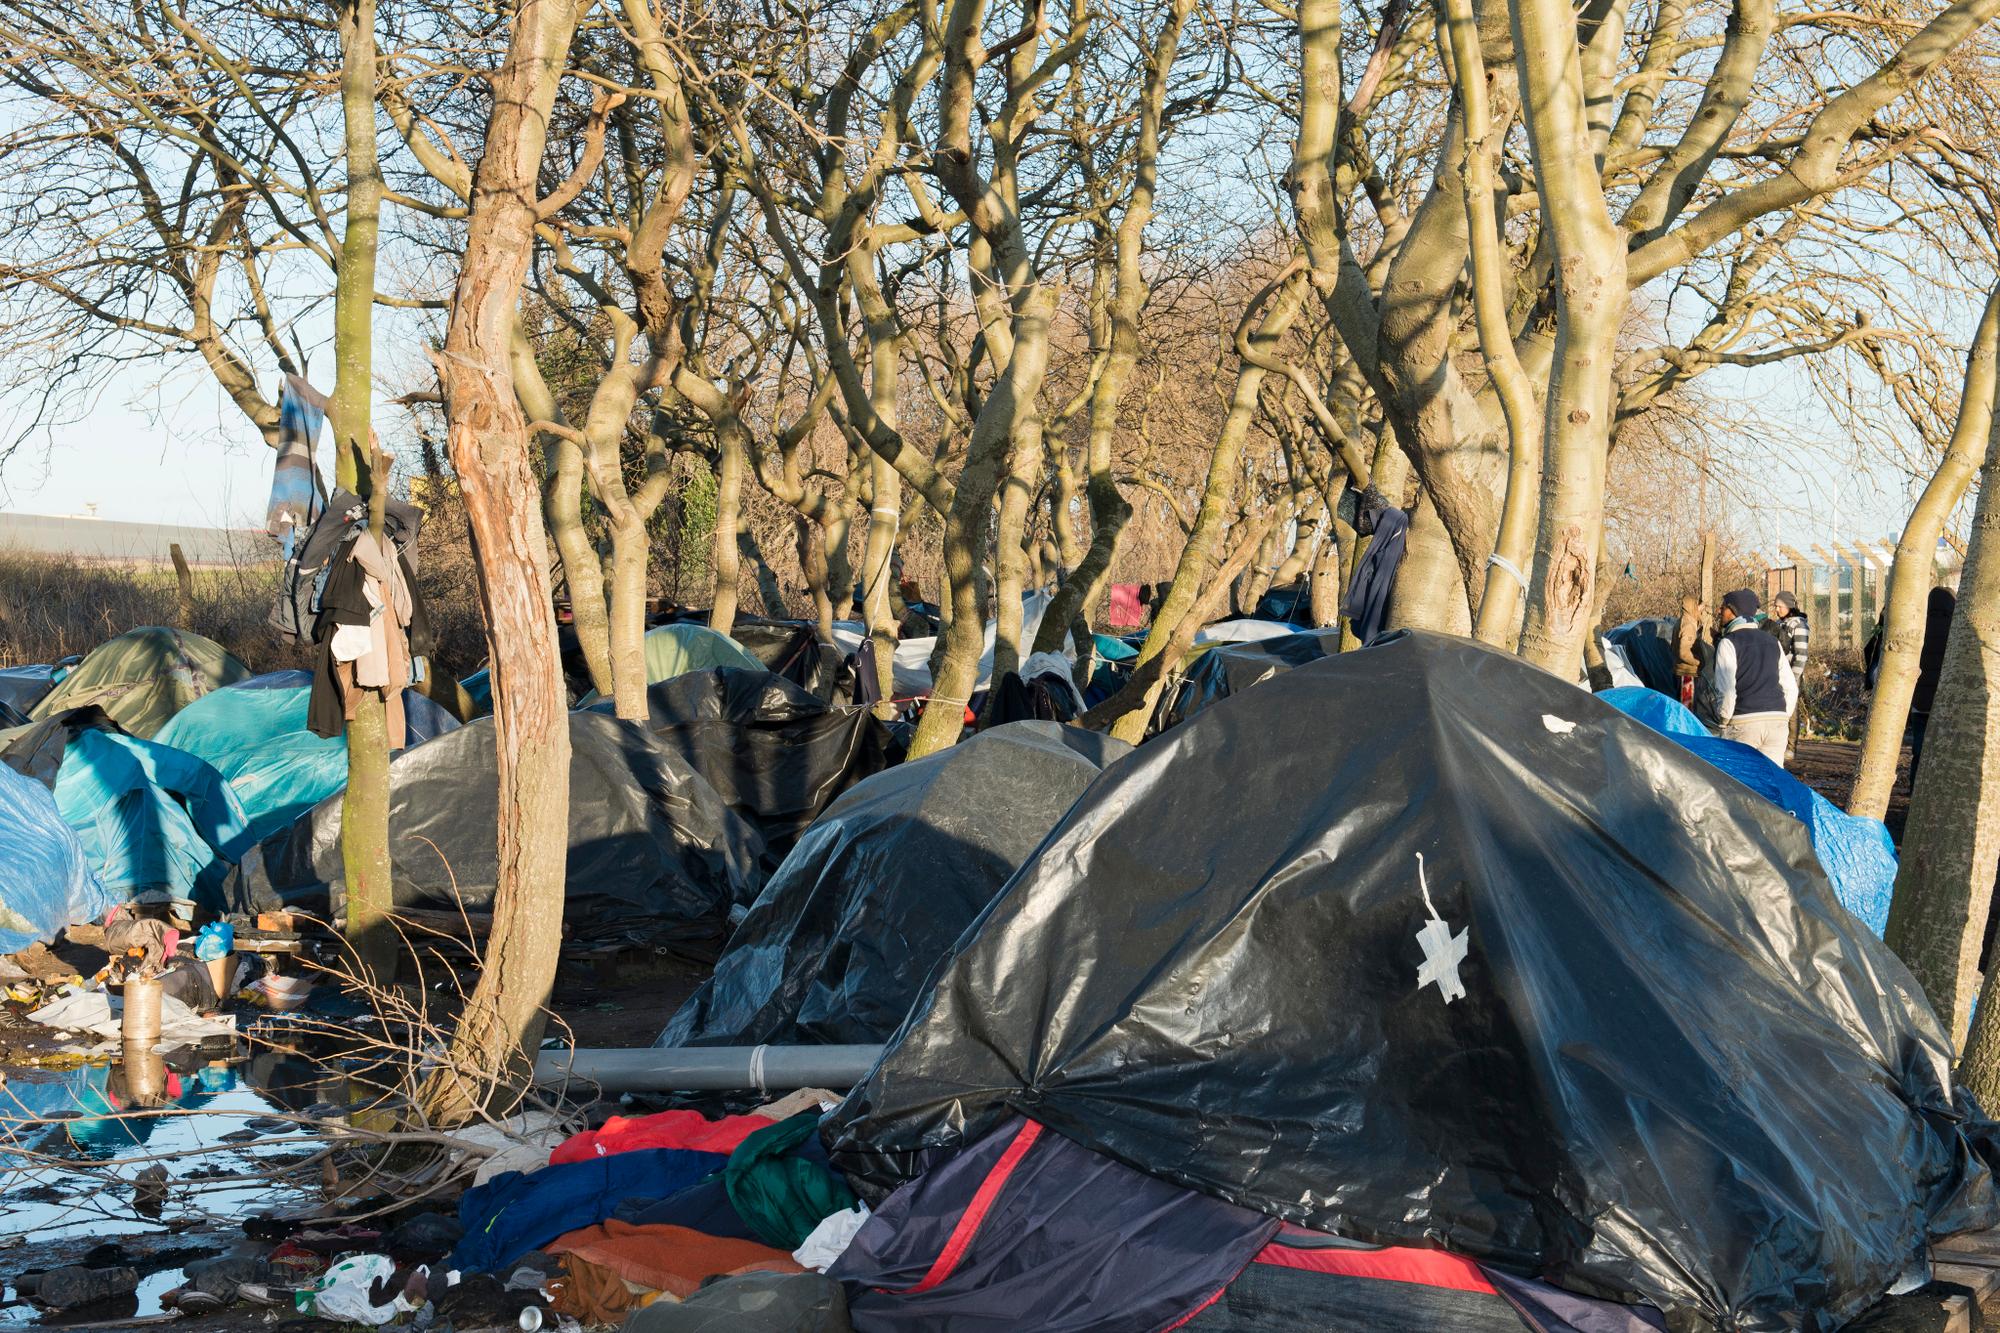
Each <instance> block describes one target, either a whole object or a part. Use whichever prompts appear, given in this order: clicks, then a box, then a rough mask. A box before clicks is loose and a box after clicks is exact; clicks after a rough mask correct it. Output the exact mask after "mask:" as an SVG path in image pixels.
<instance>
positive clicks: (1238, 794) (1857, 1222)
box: [826, 634, 2000, 1330]
mask: <svg viewBox="0 0 2000 1333" xmlns="http://www.w3.org/2000/svg"><path fill="white" fill-rule="evenodd" d="M1420 854H1421V856H1422V857H1423V862H1422V873H1421V874H1420V867H1419V861H1418V857H1419V855H1420ZM1950 1070H1951V1044H1950V1042H1949V1041H1948V1040H1947V1038H1946V1036H1945V1034H1944V1033H1943V1032H1942V1031H1941V1030H1940V1028H1939V1025H1938V1023H1937V1020H1936V1019H1935V1017H1933V1015H1932V1014H1931V1012H1930V1010H1929V1009H1928V1007H1927V1006H1926V1005H1925V1003H1924V1001H1923V998H1922V996H1921V993H1920V992H1919V991H1918V989H1917V987H1916V985H1915V983H1914V982H1913V981H1912V979H1911V978H1910V976H1909V974H1908V973H1907V972H1906V971H1905V969H1904V968H1903V966H1902V964H1901V963H1900V962H1898V961H1897V960H1896V958H1895V957H1894V956H1893V955H1892V954H1891V953H1890V952H1889V951H1888V950H1887V949H1886V948H1885V947H1884V946H1883V945H1882V944H1881V942H1880V941H1878V940H1876V939H1875V938H1874V937H1873V936H1871V935H1870V934H1869V933H1868V931H1867V930H1866V928H1865V927H1863V926H1862V925H1861V924H1860V923H1859V922H1857V921H1856V920H1855V919H1854V918H1853V917H1852V916H1850V915H1849V914H1848V913H1847V912H1846V911H1845V910H1843V909H1842V908H1841V907H1840V906H1839V904H1838V903H1837V902H1836V901H1835V899H1834V896H1833V893H1832V891H1831V889H1830V888H1829V887H1828V884H1827V881H1826V878H1825V876H1824V874H1823V873H1822V872H1821V870H1820V868H1819V864H1818V862H1817V860H1816V859H1815V858H1814V856H1813V852H1812V848H1811V845H1810V843H1809V841H1808V839H1807V836H1806V832H1805V830H1804V828H1803V827H1802V826H1801V825H1800V824H1799V823H1798V821H1796V820H1794V819H1792V818H1791V817H1790V816H1788V815H1786V814H1784V813H1783V812H1782V811H1780V810H1778V809H1776V808H1775V807H1773V806H1771V805H1770V804H1769V803H1768V802H1766V801H1764V800H1763V799H1762V798H1761V797H1758V796H1756V795H1755V794H1754V793H1752V792H1750V791H1749V790H1747V789H1742V790H1738V789H1736V788H1735V787H1733V786H1731V785H1729V784H1718V783H1717V782H1716V781H1715V780H1714V774H1713V772H1712V771H1711V770H1709V769H1708V768H1707V767H1706V766H1705V765H1704V764H1703V763H1702V761H1700V760H1698V759H1696V758H1694V757H1693V756H1692V755H1690V754H1688V753H1687V752H1685V751H1684V750H1682V749H1681V748H1680V747H1679V746H1677V745H1675V744H1674V743H1673V742H1672V741H1671V740H1669V739H1667V738H1666V737H1663V736H1661V735H1659V734H1658V733H1656V732H1654V731H1652V730H1651V729H1650V728H1648V727H1645V726H1644V725H1642V724H1639V723H1636V722H1634V721H1632V720H1631V719H1629V718H1627V717H1625V716H1623V715H1622V714H1619V713H1618V712H1616V711H1615V710H1614V709H1611V708H1609V707H1607V706H1606V705H1604V704H1602V703H1600V702H1598V701H1597V700H1595V699H1593V698H1592V697H1591V696H1590V695H1588V694H1586V693H1584V692H1582V691H1580V690H1578V689H1576V688H1575V687H1573V686H1571V685H1569V684H1567V683H1565V682H1563V681H1560V680H1558V679H1556V678H1555V677H1553V676H1550V675H1548V674H1546V673H1544V672H1541V671H1539V670H1537V669H1535V668H1534V667H1531V666H1529V665H1527V664H1525V663H1523V662H1522V661H1521V660H1520V659H1518V658H1516V657H1513V656H1510V655H1508V654H1504V653H1500V652H1497V651H1494V650H1491V649H1487V648H1484V647H1481V646H1479V645H1477V644H1474V643H1471V642H1469V641H1466V640H1460V639H1451V638H1446V637H1442V636H1435V635H1421V634H1409V635H1403V636H1398V637H1395V638H1393V639H1391V640H1389V641H1387V642H1384V643H1382V644H1381V645H1379V646H1377V647H1374V648H1370V649H1367V650H1364V651H1361V652H1356V653H1347V654H1342V655H1340V656H1338V657H1334V658H1329V659H1327V660H1325V661H1321V662H1315V663H1311V664H1308V665H1306V666H1303V667H1299V668H1297V669H1295V670H1292V671H1290V672H1286V673H1284V674H1282V675H1279V676H1277V677H1274V678H1273V679H1271V680H1269V681H1267V682H1265V683H1264V684H1262V685H1260V686H1258V687H1257V688H1256V689H1253V690H1250V691H1248V692H1246V693H1244V694H1243V695H1241V696H1239V697H1237V698H1233V699H1230V700H1227V701H1225V702H1224V703H1222V704H1220V705H1218V706H1216V707H1214V708H1211V709H1209V710H1208V711H1207V712H1205V713H1203V714H1202V715H1201V716H1200V717H1197V718H1196V719H1194V720H1193V721H1191V722H1189V723H1187V724H1186V725H1185V726H1182V727H1178V728H1176V729H1175V730H1174V731H1172V732H1170V733H1168V734H1167V735H1165V736H1163V737H1161V738H1160V739H1159V740H1157V741H1155V742H1153V743H1151V744H1149V745H1148V746H1146V747H1145V748H1143V749H1141V750H1140V751H1139V752H1138V753H1136V754H1134V755H1132V756H1131V757H1129V758H1128V759H1126V760H1125V761H1124V762H1123V763H1121V764H1119V765H1118V766H1117V767H1116V768H1115V769H1114V770H1112V771H1111V772H1110V773H1107V774H1106V775H1105V777H1104V778H1103V779H1102V780H1100V781H1099V782H1097V783H1096V784H1095V785H1094V786H1092V787H1091V789H1090V790H1089V791H1088V792H1086V793H1085V794H1084V796H1083V797H1082V799H1080V800H1079V801H1078V802H1077V803H1076V805H1075V806H1073V807H1072V808H1071V810H1070V813H1069V814H1068V815H1067V816H1066V817H1065V818H1064V820H1063V822H1062V823H1061V824H1060V825H1059V826H1058V827H1057V828H1056V830H1055V831H1054V832H1053V833H1051V834H1050V836H1049V838H1048V840H1047V841H1046V842H1044V843H1043V844H1042V846H1041V847H1040V849H1039V850H1038V851H1037V852H1036V853H1035V855H1034V856H1033V857H1032V858H1031V859H1030V860H1029V861H1028V863H1027V864H1026V865H1024V866H1023V867H1022V869H1021V871H1020V872H1019V873H1018V874H1017V875H1016V876H1015V877H1014V879H1013V880H1012V881H1011V882H1010V883H1009V885H1008V886H1007V888H1006V889H1005V891H1003V892H1002V894H1001V895H1000V896H999V897H998V898H997V899H996V900H995V901H994V903H993V905H992V907H991V908H989V909H988V912H987V914H986V915H985V917H984V918H983V919H982V920H981V921H980V922H979V923H977V924H975V926H974V927H973V928H971V929H970V930H969V931H968V932H967V934H966V936H965V937H964V939H962V940H961V943H960V945H959V946H958V948H957V950H956V951H955V955H954V957H953V958H952V959H951V961H950V962H948V963H947V964H946V965H945V966H944V968H943V969H941V971H940V973H939V975H938V978H937V980H936V982H935V984H934V985H933V986H932V987H930V988H929V990H928V992H927V993H926V994H925V995H924V996H922V997H920V998H919V1000H918V1001H917V1004H916V1006H915V1007H914V1008H913V1009H912V1011H911V1014H910V1017H909V1020H908V1021H907V1023H906V1024H905V1026H904V1027H903V1029H902V1030H901V1032H900V1033H899V1034H898V1035H897V1037H896V1039H895V1040H894V1042H893V1043H892V1044H891V1045H890V1047H889V1049H888V1050H887V1051H886V1052H885V1054H884V1055H883V1057H882V1059H881V1061H880V1063H879V1065H878V1066H877V1068H876V1069H875V1070H874V1071H873V1073H872V1074H871V1075H870V1076H869V1077H868V1079H867V1080H866V1081H864V1083H863V1084H862V1085H861V1086H860V1087H858V1088H857V1089H856V1090H855V1092H854V1094H853V1095H852V1096H850V1097H849V1098H848V1100H847V1101H846V1102H845V1103H844V1104H843V1106H842V1107H841V1108H840V1109H839V1110H837V1111H836V1112H834V1113H833V1114H832V1116H831V1117H830V1118H829V1121H828V1125H827V1129H826V1138H827V1142H828V1144H829V1147H830V1148H831V1150H832V1151H833V1154H834V1158H835V1161H836V1162H837V1163H838V1164H839V1165H841V1166H843V1167H844V1168H845V1169H847V1170H848V1171H849V1172H850V1174H851V1175H852V1176H853V1177H854V1178H855V1179H856V1180H857V1181H859V1182H860V1183H861V1184H862V1185H863V1186H864V1187H866V1188H867V1189H868V1190H869V1191H871V1192H873V1191H878V1190H881V1189H883V1188H886V1187H888V1186H891V1185H894V1184H895V1183H897V1182H898V1181H900V1180H903V1179H907V1178H910V1177H912V1176H914V1175H916V1174H918V1173H920V1172H921V1171H922V1169H923V1168H924V1167H925V1165H926V1164H927V1163H928V1162H931V1161H935V1160H939V1159H940V1158H942V1157H943V1156H945V1155H948V1154H949V1153H951V1152H953V1151H955V1150H956V1149H957V1148H958V1147H959V1146H960V1145H961V1144H962V1143H964V1142H965V1141H967V1139H968V1137H970V1136H976V1135H978V1134H980V1133H982V1132H984V1131H985V1130H987V1129H989V1128H990V1127H991V1126H993V1125H994V1124H997V1123H999V1122H1000V1121H1001V1120H1002V1119H1003V1118H1005V1117H1006V1116H1008V1115H1010V1114H1013V1113H1015V1112H1019V1113H1021V1114H1025V1115H1028V1116H1031V1117H1033V1118H1034V1119H1036V1120H1038V1121H1041V1122H1042V1123H1044V1124H1046V1125H1048V1126H1049V1127H1050V1128H1051V1129H1054V1130H1056V1131H1057V1132H1059V1133H1062V1134H1064V1135H1067V1136H1069V1137H1071V1138H1073V1139H1075V1140H1076V1141H1078V1142H1079V1143H1082V1144H1084V1145H1085V1146H1087V1147H1090V1148H1093V1149H1095V1150H1097V1151H1100V1152H1105V1153H1108V1154H1110V1155H1112V1156H1114V1157H1117V1158H1119V1159H1120V1160H1123V1161H1125V1162H1126V1163H1128V1164H1129V1165H1132V1166H1135V1167H1138V1168H1140V1169H1141V1170H1145V1171H1149V1172H1152V1173H1154V1174H1157V1175H1160V1176H1162V1177H1164V1178H1166V1179H1169V1180H1173V1181H1177V1182H1179V1183H1182V1184H1185V1185H1188V1186H1191V1187H1193V1188H1195V1189H1199V1190H1203V1191H1207V1192H1209V1193H1212V1194H1215V1195H1218V1196H1220V1197H1222V1198H1225V1199H1228V1200H1231V1201H1233V1202H1237V1203H1242V1204H1247V1205H1249V1206H1252V1207H1255V1208H1258V1209H1260V1210H1262V1211H1264V1212H1266V1213H1269V1214H1271V1215H1274V1216H1278V1217H1282V1218H1286V1219H1289V1220H1292V1221H1296V1222H1300V1223H1303V1224H1305V1225H1308V1226H1311V1227H1315V1228H1318V1229H1321V1230H1325V1231H1330V1232H1334V1233H1336V1234H1339V1235H1343V1236H1347V1237H1351V1238H1353V1239H1357V1240H1364V1241H1377V1242H1398V1243H1412V1242H1414V1243H1421V1244H1436V1245H1441V1246H1444V1247H1446V1248H1449V1249H1452V1250H1454V1251H1456V1252H1458V1253H1461V1254H1465V1255H1468V1256H1471V1257H1473V1258H1476V1259H1479V1260H1482V1261H1484V1262H1487V1263H1490V1264H1496V1265H1499V1266H1501V1267H1504V1268H1507V1269H1510V1270H1513V1271H1518V1272H1521V1273H1523V1274H1527V1275H1533V1276H1537V1277H1541V1278H1544V1279H1546V1280H1548V1281H1551V1282H1553V1283H1555V1284H1557V1285H1560V1286H1565V1287H1568V1288H1570V1289H1572V1290H1576V1291H1580V1292H1584V1293H1586V1294H1591V1295H1596V1296H1602V1297H1605V1298H1609V1299H1615V1300H1621V1301H1629V1302H1643V1303H1649V1304H1652V1305H1655V1306H1657V1307H1659V1308H1661V1309H1663V1310H1665V1311H1668V1312H1669V1313H1671V1314H1673V1315H1675V1316H1676V1317H1677V1318H1681V1319H1683V1320H1685V1321H1690V1322H1698V1321H1702V1320H1706V1321H1709V1322H1712V1323H1715V1324H1719V1325H1721V1326H1723V1327H1727V1328H1731V1329H1736V1330H1765V1329H1803V1328H1815V1329H1817V1328H1831V1327H1837V1326H1838V1324H1839V1323H1840V1322H1842V1321H1843V1320H1845V1319H1847V1318H1850V1317H1852V1316H1853V1315H1854V1314H1855V1313H1857V1312H1858V1311H1860V1310H1861V1309H1863V1308H1865V1307H1866V1306H1867V1305H1869V1304H1870V1303H1872V1302H1873V1301H1875V1300H1876V1299H1877V1298H1879V1297H1880V1296H1881V1295H1882V1294H1883V1293H1884V1292H1886V1291H1887V1290H1889V1289H1890V1288H1891V1287H1892V1286H1894V1285H1895V1284H1897V1283H1898V1282H1899V1281H1903V1280H1905V1279H1909V1278H1913V1277H1916V1276H1919V1275H1920V1274H1921V1272H1922V1270H1923V1267H1924V1264H1925V1262H1926V1258H1925V1256H1926V1246H1927V1244H1928V1243H1929V1242H1930V1241H1931V1240H1932V1239H1933V1237H1934V1236H1937V1235H1941V1234H1945V1233H1948V1232H1952V1231H1957V1230H1962V1229H1967V1228H1970V1227H1974V1226H1990V1225H1992V1224H1993V1223H1994V1222H1995V1221H1996V1220H2000V1208H1996V1205H1995V1200H1994V1194H1993V1187H1992V1178H1991V1175H1990V1173H1989V1171H1988V1168H1987V1166H1986V1164H1985V1161H1984V1159H1983V1156H1982V1154H1983V1153H1984V1152H1985V1151H1988V1150H1989V1148H1988V1145H1989V1144H1990V1142H1991V1133H1990V1131H1991V1128H1992V1127H1991V1125H1990V1123H1989V1122H1986V1121H1985V1120H1984V1118H1983V1116H1981V1115H1980V1114H1979V1112H1978V1108H1977V1107H1976V1106H1975V1105H1973V1104H1972V1103H1971V1101H1970V1099H1969V1098H1966V1097H1964V1096H1963V1095H1962V1094H1958V1093H1955V1092H1954V1091H1953V1089H1952V1086H1951V1075H1950Z"/></svg>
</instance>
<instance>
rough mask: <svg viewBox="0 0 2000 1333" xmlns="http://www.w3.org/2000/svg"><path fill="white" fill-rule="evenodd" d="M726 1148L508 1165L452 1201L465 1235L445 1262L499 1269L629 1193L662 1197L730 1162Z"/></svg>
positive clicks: (597, 1218)
mask: <svg viewBox="0 0 2000 1333" xmlns="http://www.w3.org/2000/svg"><path fill="white" fill-rule="evenodd" d="M728 1162H729V1156H728V1154H727V1153H712V1152H685V1151H682V1150H681V1149H678V1148H647V1149H642V1150H640V1151H638V1152H626V1153H617V1154H614V1155H612V1156H610V1157H593V1158H590V1159H589V1160H587V1161H582V1162H565V1163H563V1164H562V1165H560V1166H545V1167H543V1168H542V1169H541V1170H539V1171H507V1172H503V1173H502V1174H500V1175H497V1176H495V1177H493V1179H491V1180H489V1181H487V1182H486V1183H485V1184H484V1185H475V1186H473V1187H472V1188H471V1189H469V1190H467V1191H466V1192H465V1197H464V1198H462V1199H460V1200H459V1202H458V1221H459V1224H460V1225H461V1226H463V1227H464V1228H465V1237H464V1239H462V1240H460V1241H459V1242H458V1248H457V1249H455V1250H453V1251H452V1254H451V1266H452V1267H453V1268H457V1269H462V1270H463V1271H465V1272H468V1273H485V1272H491V1271H493V1270H495V1269H498V1268H501V1267H503V1266H504V1265H506V1264H510V1263H512V1262H513V1261H514V1260H516V1259H518V1258H520V1257H521V1256H522V1255H524V1254H526V1253H527V1252H528V1251H529V1250H532V1249H536V1248H538V1247H539V1246H542V1245H546V1244H548V1243H549V1242H550V1241H552V1240H554V1239H555V1238H556V1237H557V1236H560V1235H563V1234H564V1233H566V1232H570V1231H575V1230H576V1229H577V1228H578V1227H589V1226H596V1225H597V1224H598V1223H599V1222H602V1221H603V1220H604V1219H605V1218H607V1217H610V1216H611V1215H612V1214H613V1213H614V1212H615V1211H617V1209H618V1208H619V1207H620V1205H624V1204H628V1203H629V1202H630V1201H631V1200H634V1199H664V1198H667V1197H668V1196H669V1195H673V1194H678V1193H680V1192H681V1191H682V1190H684V1189H686V1188H688V1186H690V1185H693V1184H695V1183H696V1182H698V1181H700V1180H703V1179H705V1178H706V1177H708V1176H711V1175H714V1174H715V1173H716V1172H718V1171H720V1170H721V1169H722V1168H723V1167H724V1166H726V1165H728Z"/></svg>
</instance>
